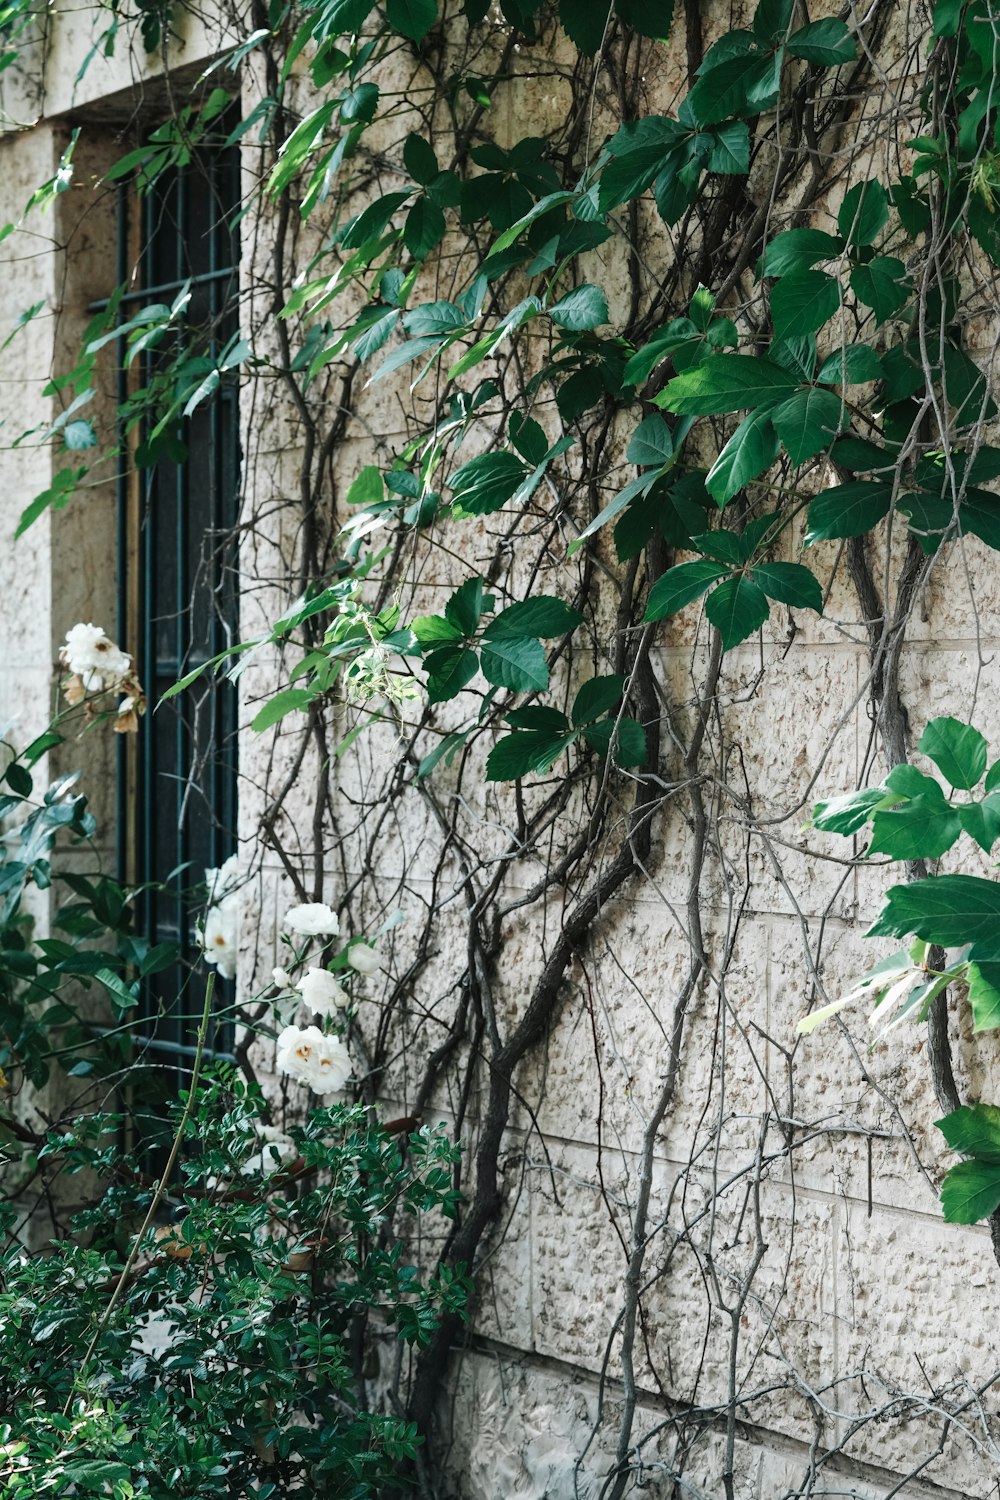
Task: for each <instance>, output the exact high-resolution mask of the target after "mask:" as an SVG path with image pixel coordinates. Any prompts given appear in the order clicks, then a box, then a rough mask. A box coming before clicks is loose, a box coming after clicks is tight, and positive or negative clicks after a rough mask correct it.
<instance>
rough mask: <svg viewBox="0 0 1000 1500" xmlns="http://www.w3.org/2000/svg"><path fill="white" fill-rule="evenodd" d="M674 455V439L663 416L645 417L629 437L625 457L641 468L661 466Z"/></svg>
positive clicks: (654, 414)
mask: <svg viewBox="0 0 1000 1500" xmlns="http://www.w3.org/2000/svg"><path fill="white" fill-rule="evenodd" d="M673 456H674V440H673V436H672V434H671V432H670V428H669V427H668V426H667V424H666V422H665V420H664V419H663V417H661V416H658V415H657V414H656V413H655V412H654V413H652V415H651V416H648V417H644V418H643V420H642V421H641V422H640V423H639V425H638V427H637V428H636V429H635V431H634V432H633V434H632V436H631V438H630V439H629V445H628V450H627V452H626V454H625V457H626V458H627V459H628V461H629V463H630V464H638V466H639V467H640V468H641V469H648V468H654V467H655V468H660V467H662V465H663V464H666V463H669V462H670V460H671V459H672V458H673Z"/></svg>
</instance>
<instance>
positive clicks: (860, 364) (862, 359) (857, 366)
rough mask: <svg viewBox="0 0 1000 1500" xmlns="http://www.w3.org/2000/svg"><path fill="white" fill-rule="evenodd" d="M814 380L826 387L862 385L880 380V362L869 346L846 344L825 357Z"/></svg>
mask: <svg viewBox="0 0 1000 1500" xmlns="http://www.w3.org/2000/svg"><path fill="white" fill-rule="evenodd" d="M816 379H817V380H818V381H820V382H822V383H824V384H826V385H864V384H865V383H866V382H867V381H869V380H881V379H882V361H881V360H880V359H879V357H878V355H877V354H876V353H875V350H874V349H873V348H872V347H871V345H870V344H848V345H847V346H846V347H845V348H843V349H836V350H835V351H834V352H833V354H828V355H827V357H826V359H825V360H824V361H823V363H822V365H821V366H820V370H819V374H818V375H817V376H816Z"/></svg>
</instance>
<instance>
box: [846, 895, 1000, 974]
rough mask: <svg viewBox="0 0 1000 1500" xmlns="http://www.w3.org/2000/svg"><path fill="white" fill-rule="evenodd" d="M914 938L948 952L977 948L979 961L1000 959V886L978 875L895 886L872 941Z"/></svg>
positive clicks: (875, 925) (872, 932)
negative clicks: (968, 946) (933, 944)
mask: <svg viewBox="0 0 1000 1500" xmlns="http://www.w3.org/2000/svg"><path fill="white" fill-rule="evenodd" d="M910 933H912V934H913V935H914V937H918V938H923V940H924V942H925V943H940V945H941V947H942V948H958V947H962V946H964V945H965V944H966V943H972V944H974V945H975V946H976V948H977V950H978V951H976V952H974V953H973V954H972V955H971V956H972V957H973V958H975V959H980V958H989V959H993V958H997V957H1000V885H998V884H997V883H996V882H995V881H992V880H982V879H980V878H979V877H978V876H977V875H931V876H928V877H927V879H926V880H912V881H910V883H909V885H894V886H891V887H890V889H889V891H888V893H887V895H886V903H885V906H884V907H883V909H882V911H881V912H880V914H879V917H878V920H877V921H876V922H875V923H873V925H872V926H871V927H870V928H869V930H868V933H867V936H868V937H907V936H908V935H909V934H910Z"/></svg>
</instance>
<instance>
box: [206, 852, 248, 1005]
mask: <svg viewBox="0 0 1000 1500" xmlns="http://www.w3.org/2000/svg"><path fill="white" fill-rule="evenodd" d="M239 883H240V860H239V855H238V854H232V855H230V857H229V859H227V860H226V861H225V863H224V864H222V865H220V866H219V868H218V869H211V870H206V871H205V884H206V885H207V886H208V899H209V907H208V910H207V911H206V913H205V922H204V925H203V927H202V929H201V933H200V937H201V946H202V948H203V950H204V953H205V958H206V959H207V960H208V962H209V963H210V964H215V966H216V968H217V969H218V971H219V974H220V976H221V977H222V978H223V979H235V978H236V955H237V939H238V936H239V895H238V892H237V887H238V885H239Z"/></svg>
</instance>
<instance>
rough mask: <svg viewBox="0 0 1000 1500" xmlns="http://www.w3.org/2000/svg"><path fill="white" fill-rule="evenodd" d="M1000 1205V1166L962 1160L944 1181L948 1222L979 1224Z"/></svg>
mask: <svg viewBox="0 0 1000 1500" xmlns="http://www.w3.org/2000/svg"><path fill="white" fill-rule="evenodd" d="M998 1206H1000V1165H992V1164H991V1163H989V1162H984V1161H960V1162H959V1163H958V1165H957V1166H955V1167H952V1168H951V1170H950V1171H949V1172H948V1173H947V1174H946V1175H945V1179H944V1182H943V1183H942V1184H941V1208H942V1210H943V1212H944V1219H945V1223H946V1224H977V1223H978V1222H979V1220H980V1219H988V1218H989V1216H990V1214H992V1213H993V1212H994V1211H995V1210H996V1208H997V1207H998Z"/></svg>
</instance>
